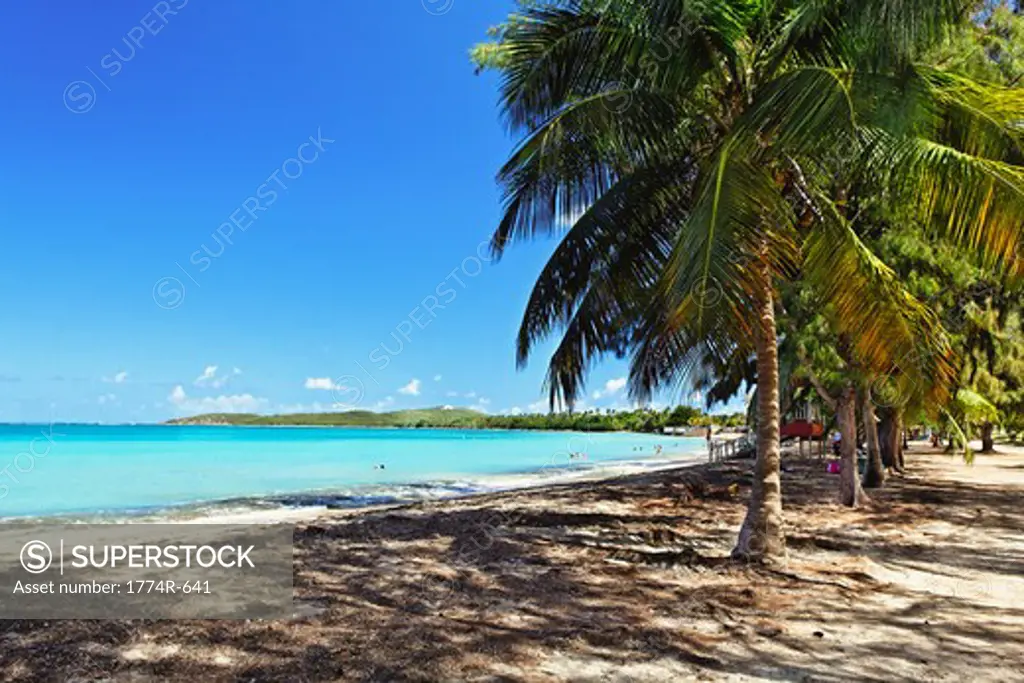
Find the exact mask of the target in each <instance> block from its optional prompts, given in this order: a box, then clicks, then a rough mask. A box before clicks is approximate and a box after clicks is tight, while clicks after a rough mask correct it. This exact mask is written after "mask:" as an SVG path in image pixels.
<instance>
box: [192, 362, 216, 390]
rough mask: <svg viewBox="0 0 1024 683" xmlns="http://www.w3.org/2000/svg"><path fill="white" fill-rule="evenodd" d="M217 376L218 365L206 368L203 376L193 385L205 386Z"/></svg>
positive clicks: (197, 378)
mask: <svg viewBox="0 0 1024 683" xmlns="http://www.w3.org/2000/svg"><path fill="white" fill-rule="evenodd" d="M216 376H217V366H216V365H207V366H206V368H205V369H204V370H203V374H201V375H199V376H198V377H196V379H195V381H194V382H192V383H193V384H196V385H203V384H206V383H207V382H209V381H211V380H212V379H213V378H214V377H216Z"/></svg>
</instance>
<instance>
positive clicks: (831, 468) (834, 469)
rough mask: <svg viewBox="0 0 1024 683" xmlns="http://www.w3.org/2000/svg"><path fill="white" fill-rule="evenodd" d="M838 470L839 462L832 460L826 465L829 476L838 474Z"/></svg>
mask: <svg viewBox="0 0 1024 683" xmlns="http://www.w3.org/2000/svg"><path fill="white" fill-rule="evenodd" d="M839 469H840V467H839V461H838V460H833V461H832V462H830V463H829V464H828V470H827V471H828V473H829V474H839Z"/></svg>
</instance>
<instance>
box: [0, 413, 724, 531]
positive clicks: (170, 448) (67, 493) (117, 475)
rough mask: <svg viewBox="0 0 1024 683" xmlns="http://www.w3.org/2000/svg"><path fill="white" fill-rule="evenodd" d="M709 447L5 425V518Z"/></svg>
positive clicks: (478, 434) (365, 492) (646, 457)
mask: <svg viewBox="0 0 1024 683" xmlns="http://www.w3.org/2000/svg"><path fill="white" fill-rule="evenodd" d="M659 447H660V448H659ZM704 448H705V446H704V443H703V439H693V438H683V437H676V436H660V435H647V434H626V433H576V432H525V431H494V430H446V429H418V430H412V429H370V428H311V427H310V428H307V427H203V426H160V425H144V426H143V425H124V426H97V425H60V424H58V425H53V426H50V425H0V519H4V518H6V519H10V518H25V517H55V518H59V519H63V520H81V521H97V520H102V519H131V518H133V517H139V518H142V517H147V518H152V517H153V516H154V515H160V516H170V517H173V516H175V515H196V514H207V513H210V512H211V511H214V512H215V511H217V510H232V511H237V510H245V509H268V508H274V507H302V506H328V507H360V506H365V505H370V504H377V503H390V502H403V501H409V500H416V499H424V498H442V497H450V496H455V495H466V494H472V493H477V492H486V491H492V490H499V489H502V488H510V487H512V486H521V485H527V484H532V483H545V482H548V481H551V482H554V481H558V480H559V479H560V478H566V477H570V478H571V477H572V476H574V475H576V474H577V473H585V472H594V471H600V470H602V468H607V469H609V471H611V469H612V468H613V467H614V466H621V465H625V464H629V465H632V466H634V467H637V468H645V467H654V466H659V465H661V466H664V465H665V463H666V462H668V460H669V458H668V456H670V455H671V457H672V459H673V461H677V460H690V459H692V460H694V461H697V460H701V459H703V458H704V457H705V454H704Z"/></svg>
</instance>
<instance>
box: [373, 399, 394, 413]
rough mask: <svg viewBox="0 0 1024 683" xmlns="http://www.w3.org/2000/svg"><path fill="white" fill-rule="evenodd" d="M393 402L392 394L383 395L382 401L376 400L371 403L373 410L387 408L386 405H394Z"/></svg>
mask: <svg viewBox="0 0 1024 683" xmlns="http://www.w3.org/2000/svg"><path fill="white" fill-rule="evenodd" d="M394 403H395V397H394V396H385V397H384V400H383V401H377V402H376V403H375V404H374V405H373V409H374V410H383V409H385V408H388V407H390V406H392V405H394Z"/></svg>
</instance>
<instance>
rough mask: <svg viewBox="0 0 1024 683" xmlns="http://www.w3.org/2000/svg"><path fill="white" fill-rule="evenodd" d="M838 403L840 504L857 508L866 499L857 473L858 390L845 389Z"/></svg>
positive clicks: (848, 387)
mask: <svg viewBox="0 0 1024 683" xmlns="http://www.w3.org/2000/svg"><path fill="white" fill-rule="evenodd" d="M836 403H837V405H836V418H837V419H838V422H839V433H840V434H841V435H842V441H840V449H839V450H840V465H841V467H842V471H841V472H840V474H839V502H840V503H842V504H843V505H848V506H850V507H857V506H858V505H860V504H861V503H862V502H864V501H865V499H866V498H865V496H864V491H863V489H861V486H860V473H859V472H857V390H856V389H854V387H853V385H852V384H850V385H847V386H846V388H845V389H843V391H842V392H841V393H840V394H839V400H838V401H837V402H836Z"/></svg>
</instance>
